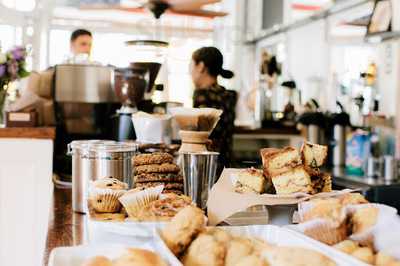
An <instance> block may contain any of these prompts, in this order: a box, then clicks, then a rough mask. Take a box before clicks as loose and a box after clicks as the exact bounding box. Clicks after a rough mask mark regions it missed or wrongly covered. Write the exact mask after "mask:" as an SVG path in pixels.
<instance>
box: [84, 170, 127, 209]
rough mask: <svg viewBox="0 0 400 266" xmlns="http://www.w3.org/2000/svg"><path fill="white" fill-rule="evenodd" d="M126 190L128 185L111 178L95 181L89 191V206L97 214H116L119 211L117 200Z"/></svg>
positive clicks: (119, 206)
mask: <svg viewBox="0 0 400 266" xmlns="http://www.w3.org/2000/svg"><path fill="white" fill-rule="evenodd" d="M127 189H128V184H126V183H124V182H121V181H119V180H118V179H115V178H112V177H106V178H103V179H99V180H96V181H94V182H93V183H92V184H91V188H90V191H89V202H90V205H91V207H92V208H93V209H94V210H95V212H98V213H117V212H119V211H120V210H121V203H120V202H119V201H118V199H119V198H120V197H121V196H122V195H123V194H124V193H125V192H126V190H127Z"/></svg>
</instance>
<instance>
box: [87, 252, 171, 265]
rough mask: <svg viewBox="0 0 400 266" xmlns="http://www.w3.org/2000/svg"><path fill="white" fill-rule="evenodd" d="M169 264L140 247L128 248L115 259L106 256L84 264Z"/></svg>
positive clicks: (91, 259)
mask: <svg viewBox="0 0 400 266" xmlns="http://www.w3.org/2000/svg"><path fill="white" fill-rule="evenodd" d="M167 265H168V264H167V263H166V262H165V261H164V260H163V259H162V258H161V257H160V256H159V255H157V254H156V253H154V252H152V251H149V250H146V249H138V248H127V249H126V250H125V252H124V253H123V254H122V255H121V256H119V257H118V258H115V259H113V260H111V259H109V258H107V257H105V256H95V257H92V258H89V259H87V260H86V261H85V262H84V263H83V264H82V266H167Z"/></svg>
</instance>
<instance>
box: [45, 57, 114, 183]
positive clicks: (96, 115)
mask: <svg viewBox="0 0 400 266" xmlns="http://www.w3.org/2000/svg"><path fill="white" fill-rule="evenodd" d="M53 90H54V113H55V117H56V121H57V122H56V131H57V133H56V139H55V145H54V170H55V172H56V173H58V174H59V176H60V177H61V180H62V181H67V182H68V181H70V180H71V158H70V157H69V156H68V155H67V145H68V144H69V143H70V142H72V141H74V140H87V139H111V137H112V134H111V133H112V132H111V129H112V124H111V117H112V116H113V114H115V112H116V110H117V109H118V108H119V107H120V104H119V101H118V98H117V95H116V94H115V91H114V68H113V67H111V66H103V65H98V64H93V63H90V62H80V63H67V64H60V65H56V66H55V68H54V79H53Z"/></svg>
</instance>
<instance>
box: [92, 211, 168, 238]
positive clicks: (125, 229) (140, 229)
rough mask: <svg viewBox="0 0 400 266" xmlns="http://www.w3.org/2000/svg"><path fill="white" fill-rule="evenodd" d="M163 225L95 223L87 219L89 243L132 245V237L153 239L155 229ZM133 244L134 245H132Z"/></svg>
mask: <svg viewBox="0 0 400 266" xmlns="http://www.w3.org/2000/svg"><path fill="white" fill-rule="evenodd" d="M164 226H165V223H160V222H131V221H125V222H107V221H95V220H92V219H90V217H88V219H87V228H88V239H89V243H103V242H105V241H106V242H108V243H123V244H132V243H130V241H131V240H132V237H135V238H153V236H154V234H155V232H156V230H157V229H162V228H163V227H164ZM133 244H135V243H133Z"/></svg>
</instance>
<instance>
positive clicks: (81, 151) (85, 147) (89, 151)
mask: <svg viewBox="0 0 400 266" xmlns="http://www.w3.org/2000/svg"><path fill="white" fill-rule="evenodd" d="M138 150H139V145H138V144H136V143H134V142H116V141H110V140H79V141H73V142H71V143H70V144H69V145H68V153H69V154H70V155H74V154H77V155H82V156H85V157H86V156H89V157H90V158H110V159H113V158H115V157H121V156H122V157H124V155H126V156H133V155H134V154H135V153H136V152H137V151H138Z"/></svg>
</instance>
